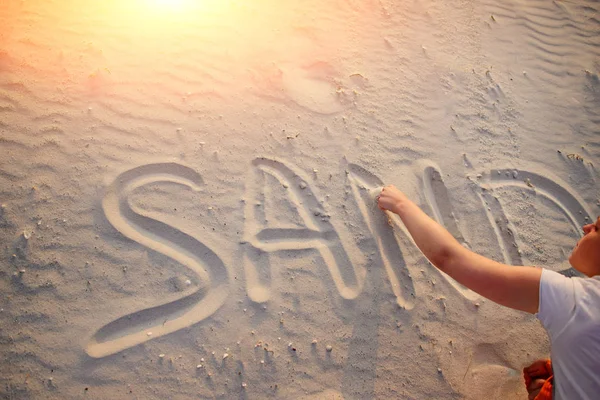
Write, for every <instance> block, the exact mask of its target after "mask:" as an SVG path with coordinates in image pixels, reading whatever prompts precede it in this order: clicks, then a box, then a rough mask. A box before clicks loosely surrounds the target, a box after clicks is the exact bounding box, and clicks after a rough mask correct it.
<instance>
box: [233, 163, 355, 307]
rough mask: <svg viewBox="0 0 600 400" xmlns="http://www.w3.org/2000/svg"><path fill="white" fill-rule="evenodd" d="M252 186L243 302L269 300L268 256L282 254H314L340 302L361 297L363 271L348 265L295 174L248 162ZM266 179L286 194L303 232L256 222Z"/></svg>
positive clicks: (302, 179)
mask: <svg viewBox="0 0 600 400" xmlns="http://www.w3.org/2000/svg"><path fill="white" fill-rule="evenodd" d="M252 165H253V167H254V168H253V173H254V178H255V180H254V183H253V184H250V185H249V187H248V193H247V196H246V197H247V198H246V209H245V215H246V226H245V228H244V241H245V242H246V243H247V244H248V246H246V249H245V251H244V261H243V264H244V272H245V274H246V279H247V285H248V286H247V290H248V297H250V299H251V300H252V301H254V302H258V303H262V302H266V301H267V300H269V298H270V295H271V286H272V284H271V280H272V278H271V265H270V261H269V253H271V252H276V251H284V250H301V249H316V250H318V251H319V253H320V255H321V257H322V258H323V260H324V262H325V265H326V266H327V269H328V270H329V273H330V275H331V277H332V279H333V283H334V284H335V287H336V289H337V290H338V292H339V293H340V295H341V296H342V297H343V298H344V299H354V298H356V297H357V296H358V295H359V294H360V293H361V291H362V287H363V285H364V281H365V276H366V270H365V269H364V268H363V267H358V266H356V265H355V263H352V262H351V261H350V259H349V256H348V253H347V251H346V249H345V248H344V245H343V244H342V241H341V240H340V237H339V234H338V232H337V231H336V229H335V228H334V226H333V225H332V224H331V222H330V221H329V217H328V216H327V215H326V214H325V212H324V211H323V207H322V205H321V202H320V201H319V200H318V197H317V195H316V193H315V191H314V189H312V188H311V186H310V185H309V184H307V182H308V181H309V177H308V176H305V175H304V174H303V173H302V172H301V171H300V170H299V169H297V168H294V167H292V166H290V165H289V164H286V163H284V162H282V161H278V160H275V159H269V158H257V159H255V160H254V161H253V162H252ZM265 174H267V175H270V176H272V177H274V178H276V180H277V181H278V182H279V183H280V184H281V185H283V187H285V188H287V195H288V197H289V200H290V203H291V204H292V207H294V208H295V209H296V211H297V213H298V214H299V217H300V220H301V222H302V224H303V225H304V227H303V228H268V227H265V228H262V229H261V224H262V222H261V221H263V220H264V218H262V217H261V216H262V215H263V213H264V210H262V209H261V208H262V205H263V202H262V201H261V200H264V191H263V190H261V187H262V186H261V185H262V183H263V182H264V177H265Z"/></svg>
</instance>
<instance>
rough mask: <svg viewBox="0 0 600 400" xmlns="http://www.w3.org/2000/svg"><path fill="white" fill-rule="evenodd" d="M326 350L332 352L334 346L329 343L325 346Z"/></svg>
mask: <svg viewBox="0 0 600 400" xmlns="http://www.w3.org/2000/svg"><path fill="white" fill-rule="evenodd" d="M325 350H327V352H329V353H331V352H332V351H333V347H331V345H330V344H328V345H327V347H325Z"/></svg>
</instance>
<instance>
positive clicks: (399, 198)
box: [377, 185, 406, 214]
mask: <svg viewBox="0 0 600 400" xmlns="http://www.w3.org/2000/svg"><path fill="white" fill-rule="evenodd" d="M404 200H406V196H405V195H404V193H402V192H401V191H399V190H398V189H396V187H395V186H394V185H388V186H384V187H383V189H381V193H380V194H379V196H377V205H378V206H379V208H380V209H382V210H389V211H391V212H393V213H396V214H397V213H398V208H399V206H400V203H402V202H403V201H404Z"/></svg>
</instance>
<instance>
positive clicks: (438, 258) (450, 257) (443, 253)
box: [429, 247, 455, 271]
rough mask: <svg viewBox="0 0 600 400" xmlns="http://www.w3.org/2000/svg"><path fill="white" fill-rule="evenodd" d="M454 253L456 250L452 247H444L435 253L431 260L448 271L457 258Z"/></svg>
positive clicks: (439, 267)
mask: <svg viewBox="0 0 600 400" xmlns="http://www.w3.org/2000/svg"><path fill="white" fill-rule="evenodd" d="M454 253H455V252H454V251H453V250H452V249H451V248H448V247H444V248H442V249H440V250H438V251H437V252H436V253H435V254H433V255H432V256H431V258H430V260H429V261H431V263H432V264H433V265H435V266H436V267H437V268H438V269H440V270H442V271H446V270H448V269H449V268H450V265H452V263H453V261H454V259H455V254H454Z"/></svg>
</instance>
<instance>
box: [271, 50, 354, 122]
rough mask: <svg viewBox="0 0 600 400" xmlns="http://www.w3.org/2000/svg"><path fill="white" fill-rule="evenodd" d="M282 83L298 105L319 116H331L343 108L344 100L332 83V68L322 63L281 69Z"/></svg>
mask: <svg viewBox="0 0 600 400" xmlns="http://www.w3.org/2000/svg"><path fill="white" fill-rule="evenodd" d="M281 71H282V75H281V79H282V83H283V87H284V89H285V91H286V92H287V94H288V96H289V97H290V98H291V99H292V100H294V101H295V102H296V103H297V104H298V105H300V106H302V107H305V108H307V109H309V110H311V111H314V112H316V113H319V114H333V113H336V112H340V111H342V110H343V109H344V108H345V100H346V99H345V98H344V97H343V96H342V93H341V92H340V91H338V87H337V85H336V84H335V82H334V78H333V77H334V76H335V74H334V71H333V68H332V67H331V66H330V65H329V64H327V63H324V62H317V63H314V64H312V65H310V66H307V67H297V66H288V67H286V66H284V67H281Z"/></svg>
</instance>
